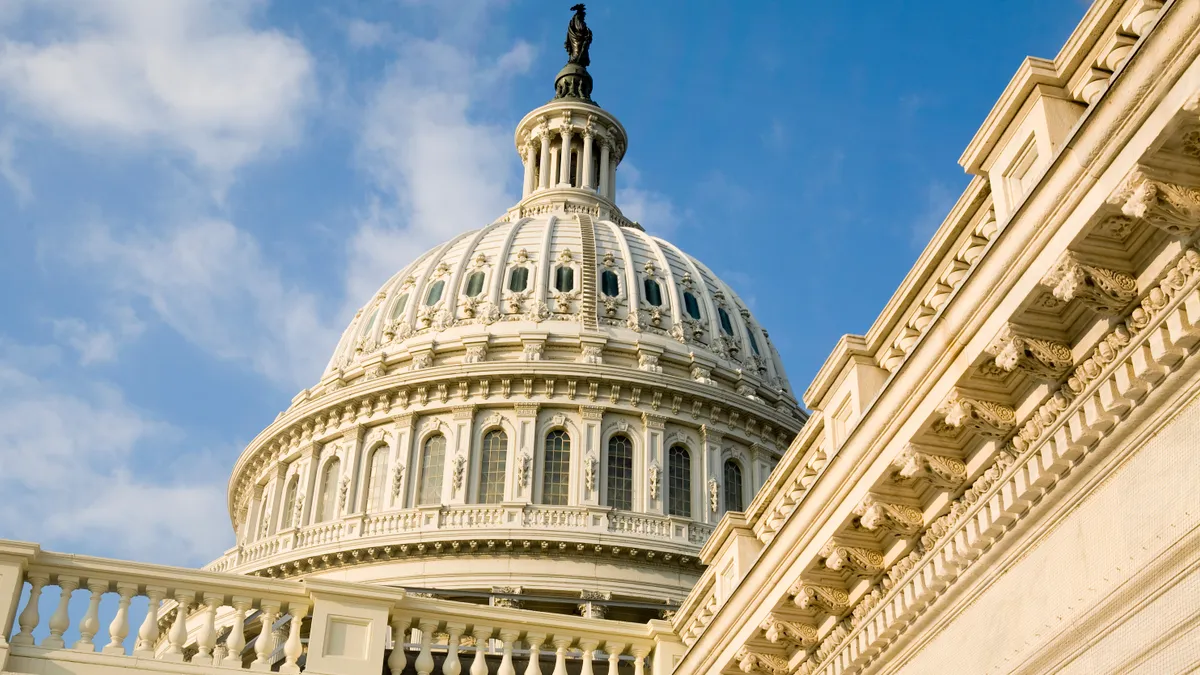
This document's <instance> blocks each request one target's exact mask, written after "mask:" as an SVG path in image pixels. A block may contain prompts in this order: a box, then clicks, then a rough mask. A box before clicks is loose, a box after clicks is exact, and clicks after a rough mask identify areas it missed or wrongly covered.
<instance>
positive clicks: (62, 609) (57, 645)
mask: <svg viewBox="0 0 1200 675" xmlns="http://www.w3.org/2000/svg"><path fill="white" fill-rule="evenodd" d="M58 588H59V589H60V590H61V591H62V595H60V596H59V597H58V608H57V609H55V610H54V614H51V615H50V635H49V636H47V637H46V639H45V640H42V646H43V647H45V648H47V649H62V648H63V647H66V646H67V643H66V642H64V641H63V633H65V632H67V629H68V628H70V627H71V615H70V614H68V613H67V603H68V602H70V601H71V593H72V592H74V591H75V589H76V588H79V577H66V576H63V575H61V574H60V575H59V576H58Z"/></svg>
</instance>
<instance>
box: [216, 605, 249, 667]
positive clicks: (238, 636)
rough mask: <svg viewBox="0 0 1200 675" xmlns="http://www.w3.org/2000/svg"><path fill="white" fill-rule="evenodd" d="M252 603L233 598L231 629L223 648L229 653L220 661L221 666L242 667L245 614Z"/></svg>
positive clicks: (244, 644)
mask: <svg viewBox="0 0 1200 675" xmlns="http://www.w3.org/2000/svg"><path fill="white" fill-rule="evenodd" d="M253 603H254V601H253V600H251V599H250V598H246V597H242V596H240V595H235V596H233V627H232V628H230V629H229V637H227V638H225V647H226V648H227V649H228V650H229V653H228V654H226V655H225V658H224V659H221V665H223V666H226V667H229V668H241V667H242V651H243V650H244V649H245V648H246V612H248V611H250V606H251V605H252V604H253Z"/></svg>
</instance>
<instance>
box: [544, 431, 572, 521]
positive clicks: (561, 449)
mask: <svg viewBox="0 0 1200 675" xmlns="http://www.w3.org/2000/svg"><path fill="white" fill-rule="evenodd" d="M570 476H571V437H570V436H568V435H567V432H566V431H564V430H562V429H555V430H554V431H551V432H550V433H549V434H546V450H545V452H544V453H543V455H542V503H543V504H553V505H555V506H563V505H565V504H566V503H567V487H568V485H569V481H570Z"/></svg>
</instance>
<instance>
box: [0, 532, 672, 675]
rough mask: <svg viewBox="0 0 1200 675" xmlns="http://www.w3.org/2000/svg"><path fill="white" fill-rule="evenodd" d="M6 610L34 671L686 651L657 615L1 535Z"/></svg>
mask: <svg viewBox="0 0 1200 675" xmlns="http://www.w3.org/2000/svg"><path fill="white" fill-rule="evenodd" d="M26 591H27V592H26ZM55 591H57V598H55V597H54V594H55ZM76 596H82V597H84V598H86V599H87V607H86V609H85V610H84V611H83V613H82V615H79V613H78V612H77V611H74V610H75V609H77V605H72V603H71V599H72V598H73V597H76ZM22 598H24V599H23V604H22V606H21V609H20V612H19V613H18V612H17V611H16V610H17V604H18V600H19V599H22ZM139 598H140V599H142V600H141V601H136V600H135V599H139ZM114 600H115V603H114V602H113V601H114ZM143 603H144V606H145V608H146V609H144V610H140V609H139V611H138V612H136V614H137V615H136V616H134V614H135V612H134V611H133V610H132V607H134V606H138V607H140V606H142V605H143ZM114 604H115V607H113V606H112V605H114ZM51 607H52V609H51ZM181 610H182V611H181ZM0 619H3V620H4V621H5V622H6V623H5V625H6V626H12V629H11V631H5V632H0V671H3V672H20V673H34V674H40V673H56V674H60V675H63V674H71V675H75V674H78V675H114V674H116V673H119V672H123V671H125V672H127V671H128V670H129V669H133V670H143V671H153V672H165V671H170V672H184V671H189V670H197V671H205V672H215V671H216V670H218V669H219V670H223V671H227V670H252V671H277V672H280V673H289V674H297V673H300V672H302V671H307V672H312V673H328V674H330V675H333V674H337V675H341V674H343V673H345V674H347V675H379V673H381V672H385V668H386V670H387V671H390V672H391V673H392V675H399V674H400V673H418V674H419V675H429V674H430V673H434V672H438V673H442V674H443V675H460V673H462V672H463V671H468V672H469V673H470V675H485V673H498V674H503V675H515V674H516V672H517V668H518V667H520V668H521V672H523V673H527V674H528V675H537V674H538V673H541V672H543V670H545V671H546V672H548V673H549V672H553V673H554V675H568V674H573V673H581V674H584V675H595V674H597V673H608V674H609V675H645V674H647V673H652V674H655V675H662V674H665V673H667V672H669V671H670V667H671V665H672V664H673V662H674V660H675V659H676V657H677V656H678V655H679V654H681V653H682V643H680V642H679V640H678V639H677V638H676V637H675V636H674V634H673V633H671V630H670V625H669V624H667V623H666V622H662V621H651V622H649V623H647V624H635V623H626V622H620V621H606V620H602V619H592V618H581V617H573V616H566V615H559V614H547V613H542V612H535V611H529V610H522V609H515V608H507V607H482V606H478V605H470V604H465V603H458V602H452V601H447V600H437V599H432V598H421V597H412V596H407V595H406V594H405V592H404V591H403V590H402V589H392V588H384V587H379V586H370V585H361V584H349V583H342V582H331V581H324V580H309V581H279V580H271V579H260V578H255V577H245V576H239V575H231V574H221V573H213V572H203V571H195V570H187V569H180V568H171V567H162V566H153V565H144V564H137V563H124V562H120V561H111V560H103V559H97V558H83V557H77V556H66V555H61V554H55V553H47V552H42V551H39V550H38V549H37V547H36V546H33V545H29V544H23V543H20V542H5V541H3V540H0ZM6 635H7V636H8V637H7V640H5V636H6ZM396 644H401V645H404V647H403V648H402V649H395V648H393V646H394V645H396ZM531 661H532V665H531Z"/></svg>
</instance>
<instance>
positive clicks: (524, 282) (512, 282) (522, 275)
mask: <svg viewBox="0 0 1200 675" xmlns="http://www.w3.org/2000/svg"><path fill="white" fill-rule="evenodd" d="M526 288H529V268H528V267H514V268H513V271H512V273H511V274H509V275H508V290H510V291H512V292H513V293H524V292H525V289H526Z"/></svg>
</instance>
